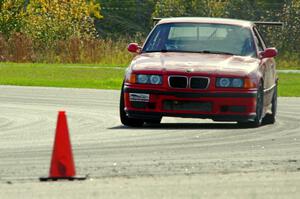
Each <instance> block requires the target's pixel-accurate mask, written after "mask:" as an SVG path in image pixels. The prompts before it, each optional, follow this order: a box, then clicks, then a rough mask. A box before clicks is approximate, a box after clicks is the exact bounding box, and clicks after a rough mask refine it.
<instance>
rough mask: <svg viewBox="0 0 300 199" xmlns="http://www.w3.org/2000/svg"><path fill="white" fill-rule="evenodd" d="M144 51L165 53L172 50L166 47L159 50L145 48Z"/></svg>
mask: <svg viewBox="0 0 300 199" xmlns="http://www.w3.org/2000/svg"><path fill="white" fill-rule="evenodd" d="M145 52H146V53H157V52H160V53H166V52H172V51H169V50H167V49H161V50H146V51H145Z"/></svg>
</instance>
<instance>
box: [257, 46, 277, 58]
mask: <svg viewBox="0 0 300 199" xmlns="http://www.w3.org/2000/svg"><path fill="white" fill-rule="evenodd" d="M277 54H278V52H277V50H276V48H267V49H266V50H264V51H263V52H261V53H260V56H261V58H262V59H263V58H272V57H275V56H277Z"/></svg>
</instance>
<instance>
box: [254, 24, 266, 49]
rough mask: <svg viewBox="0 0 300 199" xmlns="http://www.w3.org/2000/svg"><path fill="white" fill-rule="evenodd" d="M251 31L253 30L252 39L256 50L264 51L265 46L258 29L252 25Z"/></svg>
mask: <svg viewBox="0 0 300 199" xmlns="http://www.w3.org/2000/svg"><path fill="white" fill-rule="evenodd" d="M253 31H254V35H255V38H254V41H255V43H256V45H257V47H258V50H259V51H264V49H265V48H266V46H265V44H264V42H263V40H262V38H261V36H260V34H259V32H258V30H257V29H256V28H255V27H254V28H253Z"/></svg>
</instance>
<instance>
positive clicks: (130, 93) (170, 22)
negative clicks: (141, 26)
mask: <svg viewBox="0 0 300 199" xmlns="http://www.w3.org/2000/svg"><path fill="white" fill-rule="evenodd" d="M128 51H130V52H133V53H136V56H135V58H134V59H133V60H132V62H131V64H130V66H129V67H128V68H127V71H126V75H125V79H124V83H123V86H122V90H121V97H120V119H121V122H122V123H123V124H124V125H126V126H142V125H143V124H144V123H152V124H159V123H160V121H161V119H162V117H164V116H168V117H184V118H210V119H212V120H214V121H236V122H237V123H238V124H247V126H248V125H249V126H250V127H258V126H260V125H261V124H262V122H263V121H264V122H267V123H274V122H275V116H276V109H277V84H278V81H277V80H278V78H277V75H276V68H275V67H276V66H275V61H274V57H275V56H276V55H277V50H276V49H275V48H268V47H267V46H266V44H265V42H264V39H263V38H262V35H261V34H260V33H259V31H258V29H257V27H256V23H254V22H251V21H243V20H235V19H222V18H199V17H192V18H186V17H183V18H165V19H161V20H160V21H159V22H158V23H157V24H156V26H155V27H154V28H153V30H152V31H151V33H150V34H149V36H148V38H147V39H146V41H145V43H144V45H143V46H142V47H140V46H139V45H138V44H136V43H131V44H129V46H128Z"/></svg>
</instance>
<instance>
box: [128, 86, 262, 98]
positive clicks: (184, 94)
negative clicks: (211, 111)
mask: <svg viewBox="0 0 300 199" xmlns="http://www.w3.org/2000/svg"><path fill="white" fill-rule="evenodd" d="M124 92H125V93H149V94H157V95H169V96H175V97H178V98H199V97H229V98H254V97H256V95H257V93H256V91H253V92H251V93H233V92H222V93H220V92H218V93H196V92H193V93H191V92H178V91H160V90H144V89H134V88H128V87H124Z"/></svg>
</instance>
